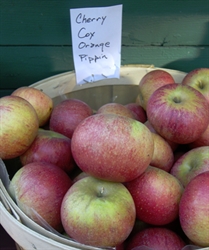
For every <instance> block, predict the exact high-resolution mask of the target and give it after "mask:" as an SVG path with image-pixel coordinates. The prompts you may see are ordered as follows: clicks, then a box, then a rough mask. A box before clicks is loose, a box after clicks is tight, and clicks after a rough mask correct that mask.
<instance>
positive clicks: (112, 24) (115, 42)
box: [70, 5, 122, 84]
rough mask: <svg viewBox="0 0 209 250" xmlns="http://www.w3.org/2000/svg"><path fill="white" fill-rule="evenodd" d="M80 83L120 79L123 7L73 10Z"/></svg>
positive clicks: (75, 56) (77, 73)
mask: <svg viewBox="0 0 209 250" xmlns="http://www.w3.org/2000/svg"><path fill="white" fill-rule="evenodd" d="M70 20H71V33H72V45H73V59H74V67H75V73H76V81H77V84H84V83H87V82H94V81H98V80H102V79H104V78H119V76H120V66H121V32H122V5H116V6H110V7H102V8H82V9H70Z"/></svg>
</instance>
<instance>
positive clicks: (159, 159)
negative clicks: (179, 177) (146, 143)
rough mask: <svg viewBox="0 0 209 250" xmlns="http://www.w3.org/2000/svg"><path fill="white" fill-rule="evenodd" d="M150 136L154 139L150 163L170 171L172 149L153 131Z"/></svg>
mask: <svg viewBox="0 0 209 250" xmlns="http://www.w3.org/2000/svg"><path fill="white" fill-rule="evenodd" d="M152 136H153V140H154V153H153V156H152V160H151V162H150V165H151V166H153V167H156V168H160V169H162V170H164V171H166V172H170V169H171V168H172V166H173V163H174V153H173V150H172V148H171V146H170V145H169V144H168V142H167V141H166V140H165V139H164V138H163V137H162V136H160V135H158V134H155V133H152Z"/></svg>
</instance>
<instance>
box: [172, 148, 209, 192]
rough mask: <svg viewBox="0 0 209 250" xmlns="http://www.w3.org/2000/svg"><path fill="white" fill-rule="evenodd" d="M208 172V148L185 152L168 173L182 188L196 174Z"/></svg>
mask: <svg viewBox="0 0 209 250" xmlns="http://www.w3.org/2000/svg"><path fill="white" fill-rule="evenodd" d="M205 171H209V146H204V147H198V148H194V149H191V150H189V151H187V152H186V153H185V154H183V155H182V156H181V157H180V158H179V159H178V160H177V161H176V162H175V163H174V165H173V166H172V168H171V171H170V173H171V174H172V175H173V176H175V177H176V178H177V179H178V180H179V181H180V182H181V183H182V185H183V186H184V187H186V185H187V184H188V183H189V182H190V181H191V180H192V179H193V178H194V177H195V176H197V175H198V174H200V173H203V172H205Z"/></svg>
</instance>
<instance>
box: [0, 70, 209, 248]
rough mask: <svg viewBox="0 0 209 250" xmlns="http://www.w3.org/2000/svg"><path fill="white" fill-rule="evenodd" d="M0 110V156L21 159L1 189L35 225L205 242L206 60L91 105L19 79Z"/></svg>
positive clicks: (132, 239) (112, 237)
mask: <svg viewBox="0 0 209 250" xmlns="http://www.w3.org/2000/svg"><path fill="white" fill-rule="evenodd" d="M0 114H1V116H0V119H1V121H0V125H1V127H0V131H1V132H0V141H1V143H0V158H2V159H3V160H7V159H12V158H18V159H19V160H20V162H21V164H22V167H21V168H20V169H19V170H18V171H17V172H16V173H15V174H14V176H13V177H12V179H11V182H10V186H9V189H8V191H9V193H10V195H11V196H12V197H13V198H14V200H15V201H16V202H17V204H18V206H19V207H20V208H21V209H22V210H23V211H24V212H25V213H26V214H27V215H28V216H29V217H30V218H31V219H33V220H34V221H35V222H36V223H38V224H40V225H42V226H43V221H44V222H45V223H46V224H45V225H48V226H49V227H52V228H53V229H55V230H57V231H58V232H60V233H65V234H67V235H68V236H69V237H70V238H71V239H73V240H75V241H77V242H79V243H81V244H85V245H90V246H92V247H93V246H94V247H102V248H106V247H115V248H116V249H118V250H119V249H127V250H132V249H135V250H137V249H138V250H139V249H145V248H142V246H144V247H145V246H146V247H149V249H157V250H158V249H163V250H166V249H169V250H170V249H172V250H180V249H183V247H184V246H186V245H196V246H198V247H208V246H209V68H200V69H195V70H193V71H191V72H189V73H187V75H186V76H185V78H184V79H183V81H182V82H181V83H176V82H175V81H174V78H173V77H172V75H171V74H170V73H168V72H167V71H164V70H162V69H155V70H152V71H150V72H149V73H147V74H146V75H145V76H144V77H143V78H142V79H141V80H140V82H139V93H138V97H137V100H136V102H134V103H127V104H126V105H122V104H119V103H107V104H104V105H103V106H101V107H99V109H98V110H96V111H95V112H93V110H92V108H91V107H90V106H89V105H88V104H87V103H85V102H83V101H82V100H78V99H67V100H63V101H61V102H60V103H59V104H57V105H56V106H53V100H52V99H51V98H50V97H49V96H47V95H46V94H45V93H43V92H42V91H40V90H38V89H35V88H32V87H21V88H18V89H17V90H15V91H14V92H13V93H12V94H11V95H10V96H5V97H2V98H1V99H0ZM40 218H42V219H40Z"/></svg>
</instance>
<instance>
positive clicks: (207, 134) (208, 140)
mask: <svg viewBox="0 0 209 250" xmlns="http://www.w3.org/2000/svg"><path fill="white" fill-rule="evenodd" d="M188 146H189V147H190V148H197V147H202V146H209V125H208V126H207V128H206V130H205V131H204V132H203V133H202V134H201V135H200V137H198V139H197V140H196V141H193V142H191V143H190V144H189V145H188Z"/></svg>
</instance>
